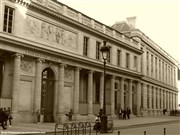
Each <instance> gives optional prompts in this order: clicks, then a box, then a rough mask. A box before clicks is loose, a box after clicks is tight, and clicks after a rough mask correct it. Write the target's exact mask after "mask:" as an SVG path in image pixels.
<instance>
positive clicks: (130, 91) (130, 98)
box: [129, 80, 132, 111]
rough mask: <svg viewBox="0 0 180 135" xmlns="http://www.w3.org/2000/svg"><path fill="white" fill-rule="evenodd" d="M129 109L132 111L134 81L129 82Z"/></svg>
mask: <svg viewBox="0 0 180 135" xmlns="http://www.w3.org/2000/svg"><path fill="white" fill-rule="evenodd" d="M129 108H130V110H131V111H132V80H129Z"/></svg>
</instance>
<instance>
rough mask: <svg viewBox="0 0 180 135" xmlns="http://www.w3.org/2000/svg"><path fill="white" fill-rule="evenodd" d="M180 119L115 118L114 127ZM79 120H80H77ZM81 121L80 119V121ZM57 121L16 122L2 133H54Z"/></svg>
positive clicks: (119, 127)
mask: <svg viewBox="0 0 180 135" xmlns="http://www.w3.org/2000/svg"><path fill="white" fill-rule="evenodd" d="M173 121H180V117H176V116H158V117H133V118H131V119H128V120H121V119H120V120H119V119H117V118H115V119H113V124H114V129H115V130H118V129H123V128H132V127H134V126H144V125H147V124H155V123H162V122H173ZM76 122H78V121H76ZM79 122H80V121H79ZM55 124H56V123H41V124H36V123H14V124H13V125H12V127H8V129H7V130H3V129H2V128H1V129H0V135H7V134H28V133H31V134H36V133H41V134H45V133H53V132H54V131H55Z"/></svg>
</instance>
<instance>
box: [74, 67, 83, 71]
mask: <svg viewBox="0 0 180 135" xmlns="http://www.w3.org/2000/svg"><path fill="white" fill-rule="evenodd" d="M81 69H82V68H80V67H75V68H74V70H75V71H78V70H81Z"/></svg>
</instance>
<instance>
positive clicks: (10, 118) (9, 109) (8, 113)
mask: <svg viewBox="0 0 180 135" xmlns="http://www.w3.org/2000/svg"><path fill="white" fill-rule="evenodd" d="M6 114H7V117H8V120H9V127H12V123H11V120H12V116H11V108H10V107H8V108H7V110H6Z"/></svg>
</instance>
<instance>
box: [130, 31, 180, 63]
mask: <svg viewBox="0 0 180 135" xmlns="http://www.w3.org/2000/svg"><path fill="white" fill-rule="evenodd" d="M129 34H130V36H131V37H139V38H140V39H141V40H142V41H144V42H145V43H146V44H147V45H148V47H149V49H151V50H153V51H155V52H157V53H158V54H160V55H162V56H163V58H164V59H167V60H169V61H171V62H174V63H176V64H177V63H178V62H177V60H175V59H174V58H173V57H172V56H170V55H169V54H168V53H167V52H166V51H164V50H163V49H162V48H161V47H160V46H158V45H157V44H156V43H155V42H154V41H152V40H151V39H150V38H149V37H148V36H146V35H145V34H144V33H143V32H141V31H140V30H139V29H135V30H132V31H130V32H129Z"/></svg>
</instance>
